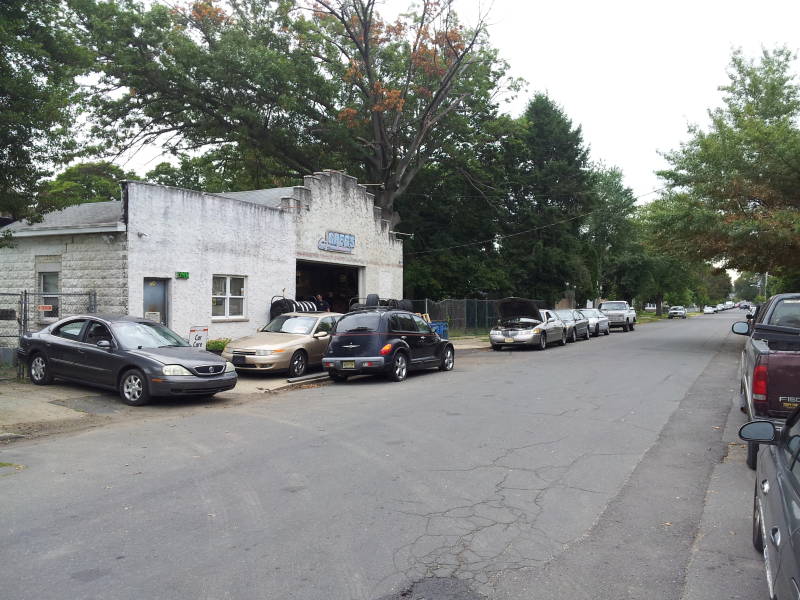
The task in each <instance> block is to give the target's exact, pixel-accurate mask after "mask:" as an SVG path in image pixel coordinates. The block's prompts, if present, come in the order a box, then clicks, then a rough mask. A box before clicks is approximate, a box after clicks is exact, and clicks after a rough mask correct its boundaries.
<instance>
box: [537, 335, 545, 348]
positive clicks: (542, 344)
mask: <svg viewBox="0 0 800 600" xmlns="http://www.w3.org/2000/svg"><path fill="white" fill-rule="evenodd" d="M536 349H537V350H547V334H546V333H542V334H540V335H539V345H538V346H536Z"/></svg>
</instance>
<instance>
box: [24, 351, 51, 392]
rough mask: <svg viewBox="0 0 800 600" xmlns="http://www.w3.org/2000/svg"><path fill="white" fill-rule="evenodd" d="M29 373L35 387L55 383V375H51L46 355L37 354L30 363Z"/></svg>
mask: <svg viewBox="0 0 800 600" xmlns="http://www.w3.org/2000/svg"><path fill="white" fill-rule="evenodd" d="M28 373H29V374H30V376H31V381H32V382H33V383H34V384H35V385H49V384H51V383H53V375H52V374H51V373H50V363H49V362H47V357H46V356H45V355H44V354H39V353H36V354H34V355H33V356H31V359H30V360H29V361H28Z"/></svg>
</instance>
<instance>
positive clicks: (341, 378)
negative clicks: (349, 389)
mask: <svg viewBox="0 0 800 600" xmlns="http://www.w3.org/2000/svg"><path fill="white" fill-rule="evenodd" d="M328 377H330V378H331V381H335V382H336V383H344V382H345V381H347V375H343V374H342V373H337V372H336V371H334V370H333V369H330V370H329V371H328Z"/></svg>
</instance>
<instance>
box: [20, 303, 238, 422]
mask: <svg viewBox="0 0 800 600" xmlns="http://www.w3.org/2000/svg"><path fill="white" fill-rule="evenodd" d="M19 355H20V358H21V360H23V361H24V362H26V363H27V365H28V369H29V372H30V376H31V381H33V383H35V384H36V385H46V384H48V383H51V382H52V381H53V379H54V378H58V379H64V380H68V381H73V382H75V383H86V384H89V385H93V386H97V387H102V388H107V389H112V390H117V391H118V392H119V395H120V397H121V398H122V401H123V402H124V403H125V404H129V405H131V406H139V405H142V404H146V403H147V402H148V401H149V400H150V398H151V397H154V396H191V395H199V396H211V395H213V394H216V393H217V392H224V391H225V390H230V389H232V388H233V387H234V386H235V385H236V370H235V369H234V367H233V365H232V364H231V363H229V362H228V361H226V360H225V359H223V358H220V357H219V356H217V355H216V354H212V353H211V352H206V351H205V350H200V349H198V348H193V347H191V346H189V344H188V343H187V342H186V340H184V339H183V338H181V337H180V336H179V335H178V334H176V333H175V332H174V331H172V330H170V329H168V328H167V327H164V326H163V325H161V324H160V323H156V322H154V321H149V320H147V319H142V318H141V317H130V316H98V315H84V316H75V317H68V318H66V319H62V320H60V321H58V322H57V323H53V324H52V325H50V326H48V327H45V328H44V329H42V330H41V331H38V332H36V333H27V334H25V335H24V336H23V337H22V338H21V339H20V348H19Z"/></svg>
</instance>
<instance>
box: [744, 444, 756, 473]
mask: <svg viewBox="0 0 800 600" xmlns="http://www.w3.org/2000/svg"><path fill="white" fill-rule="evenodd" d="M745 462H747V466H748V467H750V468H751V469H753V470H754V471H755V470H756V467H757V466H758V442H747V460H746V461H745Z"/></svg>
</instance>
